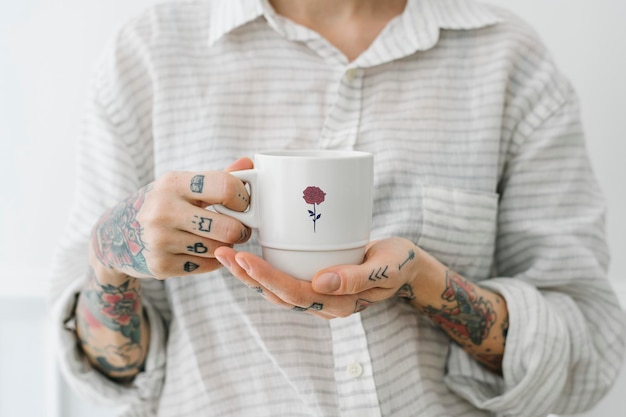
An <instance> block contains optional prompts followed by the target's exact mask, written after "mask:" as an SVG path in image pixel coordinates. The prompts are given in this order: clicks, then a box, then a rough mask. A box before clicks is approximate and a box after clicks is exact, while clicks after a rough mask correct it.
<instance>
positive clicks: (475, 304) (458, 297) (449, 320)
mask: <svg viewBox="0 0 626 417" xmlns="http://www.w3.org/2000/svg"><path fill="white" fill-rule="evenodd" d="M441 299H442V300H444V301H445V302H446V303H445V304H442V305H441V306H440V307H434V306H432V305H428V306H426V307H424V312H425V313H426V314H427V315H428V316H430V317H431V319H432V320H433V321H434V322H435V323H436V324H438V325H439V326H440V327H442V328H443V329H445V330H446V331H447V332H448V333H450V334H452V335H454V336H456V338H457V339H459V340H461V341H463V340H470V341H471V342H472V343H473V344H475V345H480V344H481V343H482V342H483V340H484V339H485V338H486V337H487V335H488V334H489V330H490V329H491V327H492V326H493V324H494V323H495V322H496V312H495V310H494V309H493V306H492V305H491V302H490V301H488V300H486V299H485V298H484V297H482V296H479V295H477V293H476V291H475V289H474V288H473V287H472V286H471V285H469V283H468V282H467V281H466V280H464V279H463V278H461V277H460V276H459V275H457V274H455V273H454V272H452V271H446V289H445V291H444V292H443V293H442V294H441Z"/></svg>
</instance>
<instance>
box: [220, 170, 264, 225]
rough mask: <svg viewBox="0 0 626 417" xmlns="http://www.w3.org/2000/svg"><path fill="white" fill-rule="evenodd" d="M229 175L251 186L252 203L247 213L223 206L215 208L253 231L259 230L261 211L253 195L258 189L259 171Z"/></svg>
mask: <svg viewBox="0 0 626 417" xmlns="http://www.w3.org/2000/svg"><path fill="white" fill-rule="evenodd" d="M229 174H231V175H233V176H235V177H237V178H239V179H240V180H241V181H243V182H244V183H247V184H248V185H249V186H250V203H249V204H248V208H247V209H246V211H235V210H231V209H229V208H228V207H225V206H223V205H221V204H214V205H213V208H214V209H215V211H217V212H218V213H220V214H225V215H227V216H230V217H232V218H234V219H237V220H239V221H240V222H241V223H243V224H245V225H246V226H248V227H251V228H253V229H258V228H259V216H258V213H259V209H258V201H257V200H258V199H257V198H254V196H253V194H255V193H256V191H255V189H256V188H257V171H256V170H255V169H244V170H242V171H232V172H229Z"/></svg>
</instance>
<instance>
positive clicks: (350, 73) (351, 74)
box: [346, 68, 357, 81]
mask: <svg viewBox="0 0 626 417" xmlns="http://www.w3.org/2000/svg"><path fill="white" fill-rule="evenodd" d="M356 74H357V69H356V68H350V69H349V70H348V71H346V79H347V80H348V81H354V79H355V78H356Z"/></svg>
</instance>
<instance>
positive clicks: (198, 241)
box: [90, 158, 252, 279]
mask: <svg viewBox="0 0 626 417" xmlns="http://www.w3.org/2000/svg"><path fill="white" fill-rule="evenodd" d="M249 168H252V161H251V160H250V159H248V158H242V159H239V160H237V161H236V162H235V163H233V164H232V165H231V166H229V167H228V168H227V169H226V171H236V170H241V169H249ZM248 201H249V195H248V192H247V190H246V188H245V186H244V184H243V183H242V182H241V180H239V179H237V178H235V177H234V176H232V175H229V174H228V173H227V172H220V171H206V172H170V173H167V174H165V175H163V176H162V177H160V178H158V179H157V180H155V181H154V182H152V183H150V184H148V185H147V186H145V187H143V188H141V189H140V190H139V191H137V192H136V193H135V194H134V195H133V196H131V197H129V198H128V199H126V200H125V201H123V202H122V203H120V204H118V205H117V206H115V207H113V208H111V209H110V210H108V211H107V212H106V213H105V214H104V215H103V216H102V217H101V218H100V220H99V221H98V223H97V224H96V226H95V227H94V229H93V231H92V241H91V247H90V260H91V265H92V267H93V268H94V269H95V271H96V275H98V276H107V275H108V276H111V275H113V276H119V277H120V278H121V277H123V276H130V277H135V278H157V279H166V278H169V277H173V276H182V275H188V274H192V273H194V274H197V273H203V272H209V271H212V270H215V269H218V268H219V267H221V264H220V263H219V262H218V261H217V260H216V259H215V257H214V255H213V252H214V251H215V249H217V248H218V247H220V246H232V245H233V244H235V243H243V242H245V241H247V240H248V239H249V237H250V229H249V228H248V227H246V226H244V225H243V224H241V223H240V222H239V221H237V220H235V219H233V218H232V217H229V216H226V215H223V214H219V213H216V212H214V211H209V210H206V209H205V207H207V206H210V205H212V204H221V205H224V206H226V207H228V208H230V209H233V210H237V211H244V210H245V209H246V208H247V207H248Z"/></svg>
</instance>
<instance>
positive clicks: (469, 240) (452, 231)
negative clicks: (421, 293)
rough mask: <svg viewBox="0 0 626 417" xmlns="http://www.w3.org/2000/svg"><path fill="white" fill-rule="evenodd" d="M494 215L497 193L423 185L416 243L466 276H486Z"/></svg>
mask: <svg viewBox="0 0 626 417" xmlns="http://www.w3.org/2000/svg"><path fill="white" fill-rule="evenodd" d="M497 216H498V195H497V194H489V193H478V192H469V191H465V190H459V189H452V188H443V187H433V186H424V187H423V188H422V228H421V233H420V237H419V239H418V241H417V244H418V245H419V246H420V247H421V248H423V249H424V250H426V251H427V252H429V253H430V254H431V255H433V256H434V257H436V258H437V259H438V260H439V261H440V262H442V263H443V264H445V265H447V266H448V267H449V268H451V269H453V270H454V271H456V272H458V273H459V274H461V275H463V276H465V277H466V278H469V279H472V280H481V279H484V278H487V277H488V274H489V273H490V270H491V267H492V264H493V254H494V248H495V237H496V224H497Z"/></svg>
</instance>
